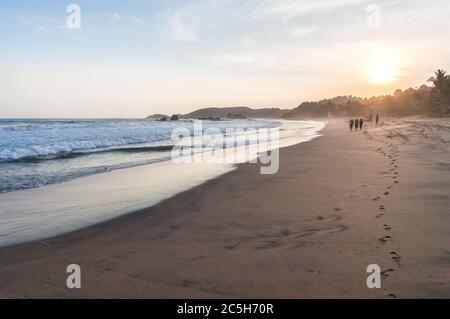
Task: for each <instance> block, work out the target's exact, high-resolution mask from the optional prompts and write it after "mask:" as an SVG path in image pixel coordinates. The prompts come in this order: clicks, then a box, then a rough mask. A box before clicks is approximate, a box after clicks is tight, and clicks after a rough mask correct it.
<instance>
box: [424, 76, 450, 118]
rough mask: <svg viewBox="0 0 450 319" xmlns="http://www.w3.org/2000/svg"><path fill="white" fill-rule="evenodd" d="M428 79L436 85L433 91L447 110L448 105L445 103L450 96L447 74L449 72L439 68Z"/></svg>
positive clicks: (439, 102) (440, 104)
mask: <svg viewBox="0 0 450 319" xmlns="http://www.w3.org/2000/svg"><path fill="white" fill-rule="evenodd" d="M428 81H429V82H432V83H433V85H434V88H433V93H435V94H436V97H437V100H438V104H439V106H441V107H443V108H444V110H446V109H447V106H445V104H448V102H449V97H450V90H449V84H448V81H449V76H448V75H447V72H445V71H444V70H441V69H439V70H437V71H436V72H435V73H434V76H433V77H431V78H430V79H429V80H428Z"/></svg>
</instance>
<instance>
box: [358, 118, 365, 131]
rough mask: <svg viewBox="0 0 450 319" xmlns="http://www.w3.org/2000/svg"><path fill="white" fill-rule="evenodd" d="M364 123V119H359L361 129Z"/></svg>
mask: <svg viewBox="0 0 450 319" xmlns="http://www.w3.org/2000/svg"><path fill="white" fill-rule="evenodd" d="M363 125H364V119H360V120H359V129H360V130H361V131H362V129H363Z"/></svg>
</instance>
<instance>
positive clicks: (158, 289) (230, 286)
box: [0, 119, 450, 298]
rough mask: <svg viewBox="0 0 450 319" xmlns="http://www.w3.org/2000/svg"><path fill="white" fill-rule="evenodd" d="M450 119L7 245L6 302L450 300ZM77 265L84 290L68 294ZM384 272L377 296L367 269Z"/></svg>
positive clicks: (396, 127)
mask: <svg viewBox="0 0 450 319" xmlns="http://www.w3.org/2000/svg"><path fill="white" fill-rule="evenodd" d="M449 127H450V124H449V122H448V120H416V119H406V120H388V121H386V123H384V125H382V126H380V127H378V128H373V127H370V126H367V130H365V131H363V132H357V133H355V132H353V133H350V132H348V129H347V125H346V123H345V122H344V121H343V120H333V121H331V122H330V123H329V125H328V126H327V128H326V129H324V131H323V136H321V137H319V138H317V139H315V140H313V141H311V142H307V143H303V144H299V145H296V146H292V147H289V148H286V149H282V150H281V151H280V171H279V173H278V174H276V175H260V174H259V172H260V170H259V166H258V165H254V164H242V165H239V167H238V169H237V170H235V171H232V172H230V173H228V174H226V175H223V176H221V177H219V178H217V179H214V180H212V181H209V182H206V183H205V184H203V185H200V186H198V187H195V188H193V189H191V190H189V191H186V192H184V193H181V194H179V195H177V196H175V197H173V198H171V199H168V200H165V201H164V202H162V203H160V204H158V205H157V206H154V207H151V208H148V209H144V210H141V211H139V212H136V213H133V214H129V215H126V216H123V217H120V218H118V219H115V220H113V221H109V222H106V223H103V224H99V225H96V226H92V227H89V228H87V229H84V230H80V231H76V232H73V233H70V234H66V235H63V236H59V237H56V238H53V239H50V240H46V241H39V242H33V243H28V244H23V245H17V246H13V247H9V248H4V249H0V297H2V298H30V297H33V298H317V297H318V298H444V297H446V298H450V248H449V247H450V232H449V229H450V211H449V209H448V207H450V197H449V194H450V174H449V172H450V162H449V158H450V148H449V144H448V143H449V140H450V128H449ZM69 264H79V265H80V266H81V269H82V288H81V289H74V290H70V289H68V288H67V287H66V278H67V274H66V272H65V271H66V267H67V265H69ZM369 264H378V265H380V267H381V268H382V270H383V273H382V278H383V279H382V288H381V289H368V288H367V286H366V278H367V276H368V275H369V274H368V273H366V268H367V266H368V265H369Z"/></svg>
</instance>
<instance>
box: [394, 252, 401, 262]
mask: <svg viewBox="0 0 450 319" xmlns="http://www.w3.org/2000/svg"><path fill="white" fill-rule="evenodd" d="M391 258H392V259H393V260H395V261H397V262H398V261H400V260H402V257H401V256H400V255H399V254H397V253H396V252H395V251H391Z"/></svg>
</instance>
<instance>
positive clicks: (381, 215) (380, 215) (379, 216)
mask: <svg viewBox="0 0 450 319" xmlns="http://www.w3.org/2000/svg"><path fill="white" fill-rule="evenodd" d="M383 216H384V214H383V213H381V214H378V215H377V216H375V217H376V218H381V217H383Z"/></svg>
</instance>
